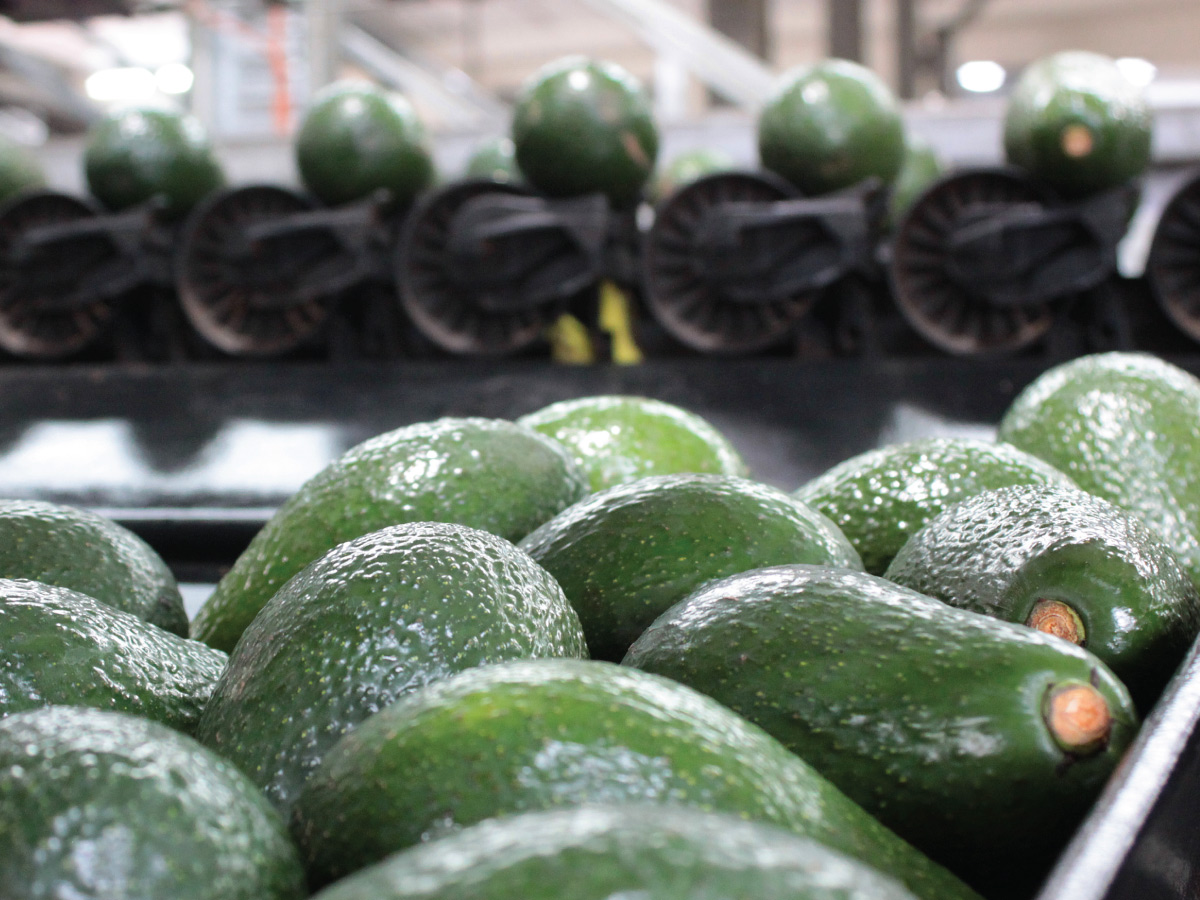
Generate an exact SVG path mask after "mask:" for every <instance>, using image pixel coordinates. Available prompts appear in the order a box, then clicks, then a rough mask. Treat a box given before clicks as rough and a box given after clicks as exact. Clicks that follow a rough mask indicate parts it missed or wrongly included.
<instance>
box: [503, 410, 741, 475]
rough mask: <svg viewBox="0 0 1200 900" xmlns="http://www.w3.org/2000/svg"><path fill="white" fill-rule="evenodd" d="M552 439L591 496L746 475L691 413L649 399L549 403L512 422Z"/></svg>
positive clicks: (736, 457) (719, 437)
mask: <svg viewBox="0 0 1200 900" xmlns="http://www.w3.org/2000/svg"><path fill="white" fill-rule="evenodd" d="M517 421H518V422H519V423H520V424H522V425H526V426H528V427H529V428H532V429H533V430H534V431H540V432H541V433H542V434H544V435H546V436H547V437H551V438H554V440H556V441H558V442H559V443H560V444H562V445H563V446H564V447H566V448H567V451H568V452H569V453H570V454H571V455H572V456H573V457H574V459H575V462H576V463H577V464H578V465H579V467H580V468H581V469H582V470H583V471H584V473H586V474H587V476H588V479H589V481H590V482H591V488H592V490H593V491H599V490H603V489H604V488H609V487H612V486H613V485H617V484H627V483H628V482H630V481H636V480H637V479H639V478H644V477H646V476H648V475H672V474H675V473H679V472H712V473H715V474H717V475H740V476H745V475H748V474H749V473H748V471H747V469H746V464H745V463H744V462H743V461H742V457H741V455H740V454H739V453H738V451H737V449H736V448H735V447H734V446H733V444H731V443H730V442H729V440H728V439H727V438H726V437H725V436H724V435H723V434H721V433H720V432H719V431H717V429H716V428H714V427H713V426H712V425H710V424H709V423H708V422H706V421H705V420H704V419H702V418H701V417H700V416H698V415H696V414H695V413H692V412H688V411H687V410H686V409H681V408H680V407H678V406H675V405H673V404H670V403H664V402H663V401H661V400H651V399H649V398H648V397H628V396H620V395H607V396H597V397H581V398H578V399H575V400H563V401H560V402H558V403H551V404H550V405H549V406H546V407H543V408H542V409H539V410H537V411H536V412H532V413H529V414H528V415H526V416H522V417H521V418H520V419H518V420H517Z"/></svg>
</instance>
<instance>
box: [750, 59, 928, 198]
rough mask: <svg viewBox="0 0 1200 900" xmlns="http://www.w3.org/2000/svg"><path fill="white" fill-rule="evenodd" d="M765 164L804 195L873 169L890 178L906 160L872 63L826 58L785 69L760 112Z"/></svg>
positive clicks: (888, 98) (896, 119) (895, 108)
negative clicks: (862, 63)
mask: <svg viewBox="0 0 1200 900" xmlns="http://www.w3.org/2000/svg"><path fill="white" fill-rule="evenodd" d="M758 153H759V156H760V157H761V159H762V164H763V166H764V168H767V169H770V170H771V171H772V172H775V173H776V174H778V175H782V176H783V177H784V178H786V179H787V180H788V181H790V182H791V183H792V184H794V185H795V186H796V187H798V188H799V189H800V190H801V191H803V192H804V193H805V194H808V195H810V196H811V195H818V194H825V193H828V192H829V191H835V190H838V189H840V188H845V187H849V186H851V185H854V184H857V183H858V182H860V181H862V180H863V179H864V178H868V177H871V176H874V177H876V178H880V179H882V180H883V181H884V182H885V183H889V184H890V183H891V182H892V181H893V180H894V179H895V177H896V175H897V173H898V172H899V171H900V166H901V165H902V164H903V162H904V123H903V120H902V119H901V118H900V107H899V104H897V102H896V99H895V97H893V96H892V93H891V91H890V90H889V89H888V87H887V85H886V84H884V82H883V81H882V80H881V79H880V78H879V76H877V75H876V74H875V73H874V72H872V71H871V70H870V69H867V68H865V67H863V66H860V65H858V64H857V63H853V62H849V61H848V60H844V59H827V60H823V61H821V62H819V63H816V64H814V65H809V66H801V67H798V68H796V69H793V70H792V71H790V72H788V73H786V74H785V75H784V77H783V80H782V82H781V84H780V86H779V88H778V89H777V90H776V92H775V93H774V95H772V97H771V98H770V99H769V100H768V101H767V104H766V106H764V107H763V111H762V114H761V115H760V116H759V119H758Z"/></svg>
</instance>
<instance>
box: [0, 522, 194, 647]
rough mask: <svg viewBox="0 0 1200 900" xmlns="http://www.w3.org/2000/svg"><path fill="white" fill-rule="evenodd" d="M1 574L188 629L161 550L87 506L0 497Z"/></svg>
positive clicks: (173, 627)
mask: <svg viewBox="0 0 1200 900" xmlns="http://www.w3.org/2000/svg"><path fill="white" fill-rule="evenodd" d="M0 577H3V578H28V579H30V580H31V581H41V582H44V583H45V584H54V585H58V586H59V587H65V588H70V589H71V590H74V591H79V592H80V593H81V594H87V595H88V596H89V597H95V598H96V599H97V600H100V601H102V602H104V603H107V604H108V605H110V606H113V607H116V608H117V609H120V610H124V611H125V612H127V613H131V614H133V615H135V616H137V617H139V618H141V619H145V620H146V621H147V622H152V623H153V624H155V625H157V626H159V627H160V628H165V629H166V630H167V631H170V632H172V633H173V634H177V635H180V636H182V637H187V633H188V620H187V613H186V612H185V611H184V608H183V597H182V596H181V595H180V593H179V585H178V584H176V582H175V576H174V575H173V574H171V570H170V569H169V568H168V567H167V564H166V563H165V562H163V560H162V557H160V556H159V555H158V554H157V553H155V552H154V550H153V549H152V548H151V547H150V545H149V544H147V543H146V542H145V541H143V540H142V539H141V538H139V537H138V536H137V535H136V534H134V533H133V532H132V531H130V530H129V529H127V528H123V527H121V526H120V525H118V524H117V523H116V522H113V521H112V520H110V519H106V518H104V517H103V516H98V515H96V514H95V513H93V512H89V511H87V510H85V509H77V508H75V507H72V506H61V505H59V504H56V503H43V502H41V501H37V500H0Z"/></svg>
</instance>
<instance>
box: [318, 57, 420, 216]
mask: <svg viewBox="0 0 1200 900" xmlns="http://www.w3.org/2000/svg"><path fill="white" fill-rule="evenodd" d="M296 165H297V166H298V168H299V170H300V179H301V180H302V181H303V182H304V186H305V187H307V188H308V189H309V190H310V191H312V192H313V194H315V195H316V196H317V197H318V198H320V199H321V201H322V202H324V203H327V204H329V205H331V206H336V205H338V204H341V203H349V202H351V201H353V200H358V199H361V198H363V197H366V196H367V195H369V194H371V193H372V192H374V191H378V190H387V191H389V192H390V194H391V199H392V201H393V202H394V203H396V204H397V205H398V206H407V205H408V204H410V203H412V201H413V200H414V199H415V198H416V196H417V194H419V193H420V192H421V191H422V190H424V189H425V188H427V187H429V186H430V185H431V184H432V183H433V180H434V171H433V156H432V153H431V151H430V148H429V140H428V137H427V136H426V134H425V126H424V125H423V124H422V123H421V120H420V118H418V116H417V113H416V111H415V110H414V109H413V107H412V104H411V103H409V102H408V100H407V99H405V98H404V97H403V96H402V95H400V94H397V93H395V92H392V91H385V90H383V89H381V88H378V87H376V86H375V85H373V84H370V83H367V82H359V81H339V82H335V83H333V84H331V85H328V86H327V87H325V88H323V89H322V90H320V91H318V92H317V95H316V96H315V97H313V102H312V106H310V107H309V109H308V112H307V113H305V116H304V121H303V122H301V123H300V129H299V131H297V133H296Z"/></svg>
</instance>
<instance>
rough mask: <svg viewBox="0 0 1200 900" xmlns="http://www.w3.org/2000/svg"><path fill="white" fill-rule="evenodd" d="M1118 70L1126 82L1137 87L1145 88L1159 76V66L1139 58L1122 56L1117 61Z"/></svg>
mask: <svg viewBox="0 0 1200 900" xmlns="http://www.w3.org/2000/svg"><path fill="white" fill-rule="evenodd" d="M1117 70H1118V71H1119V72H1120V73H1121V74H1122V75H1124V76H1125V80H1126V81H1128V82H1129V83H1130V84H1133V85H1136V86H1137V87H1145V86H1146V85H1148V84H1149V83H1150V82H1152V81H1153V80H1154V76H1155V75H1157V74H1158V66H1156V65H1155V64H1154V63H1152V62H1150V60H1148V59H1142V58H1141V57H1139V56H1122V57H1121V58H1120V59H1118V60H1117Z"/></svg>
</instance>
